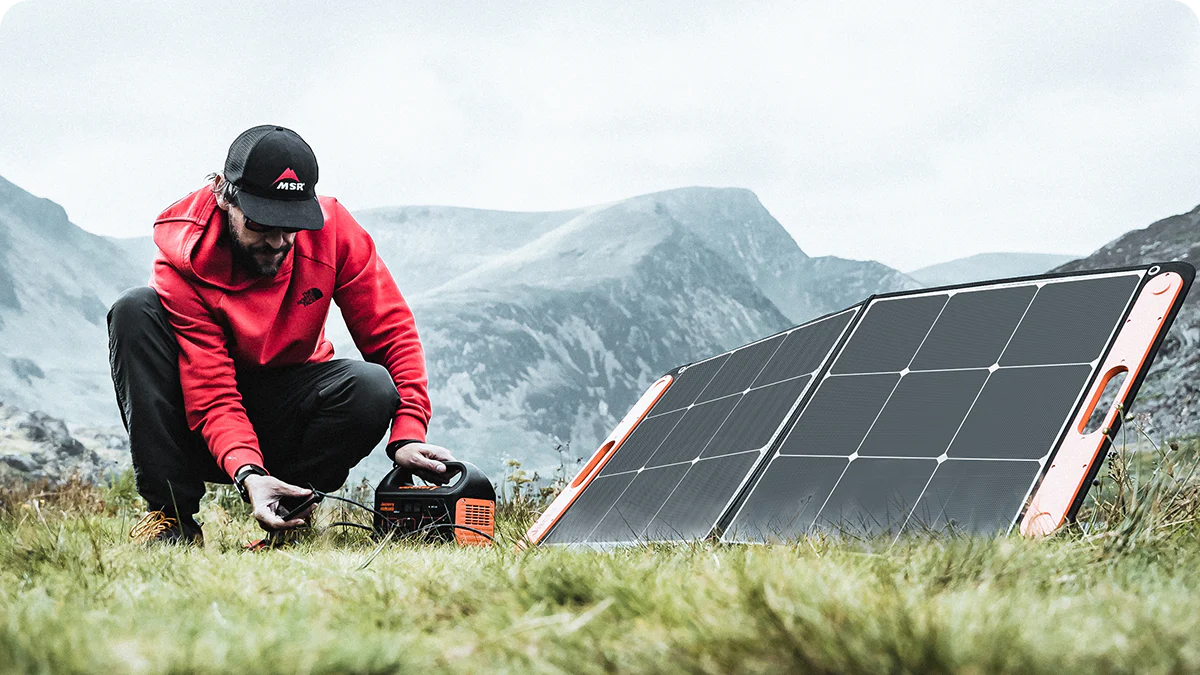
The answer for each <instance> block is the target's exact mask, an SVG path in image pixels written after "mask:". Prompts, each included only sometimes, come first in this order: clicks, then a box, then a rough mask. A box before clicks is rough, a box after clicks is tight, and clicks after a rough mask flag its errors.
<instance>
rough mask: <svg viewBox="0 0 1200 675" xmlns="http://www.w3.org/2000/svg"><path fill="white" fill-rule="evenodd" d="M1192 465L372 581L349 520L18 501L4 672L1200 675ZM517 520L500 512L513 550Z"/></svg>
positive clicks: (1179, 451)
mask: <svg viewBox="0 0 1200 675" xmlns="http://www.w3.org/2000/svg"><path fill="white" fill-rule="evenodd" d="M1196 455H1197V453H1196V450H1195V447H1194V446H1193V445H1186V446H1185V447H1183V448H1178V447H1176V448H1174V449H1167V448H1164V449H1163V450H1162V451H1161V452H1159V451H1153V450H1148V452H1143V453H1134V452H1132V451H1130V452H1120V453H1117V454H1116V456H1114V457H1113V458H1112V459H1111V460H1110V462H1109V467H1107V468H1106V470H1105V472H1104V473H1103V474H1102V484H1101V486H1100V487H1099V488H1098V489H1095V490H1094V492H1095V493H1096V495H1097V499H1095V500H1093V501H1092V503H1091V504H1090V505H1089V506H1088V507H1087V509H1085V511H1084V512H1083V513H1081V514H1080V519H1079V523H1080V524H1079V525H1078V526H1075V527H1071V528H1068V529H1067V530H1065V531H1064V532H1062V533H1060V534H1058V535H1056V536H1054V537H1051V538H1048V539H1045V540H1041V541H1029V540H1024V539H1021V538H1019V537H999V538H969V537H959V538H943V539H924V540H905V541H901V542H900V543H898V544H896V545H888V544H887V543H886V542H882V541H859V542H852V543H845V544H835V543H833V542H831V541H829V540H824V539H811V540H803V541H799V542H796V543H795V544H794V545H786V546H770V547H744V546H723V545H717V544H710V543H698V544H693V545H688V546H654V545H646V546H640V547H635V548H631V549H626V550H619V551H615V552H608V553H600V552H586V551H585V552H580V551H567V550H560V549H539V550H533V551H524V552H518V551H515V550H513V549H512V548H511V547H510V546H498V547H494V548H490V549H473V548H472V549H466V548H461V549H460V548H455V547H451V546H444V545H435V544H419V543H398V544H394V545H390V546H388V547H386V548H384V549H383V550H382V551H381V552H380V553H379V555H378V556H377V557H375V558H374V559H371V560H370V564H369V565H368V566H367V567H366V568H365V569H362V565H363V563H364V562H365V561H367V560H368V559H369V558H370V556H371V555H372V552H373V551H374V549H375V545H374V542H373V541H371V540H369V539H367V538H366V537H364V536H363V535H362V534H360V533H359V532H357V531H343V530H331V529H323V528H320V527H318V528H317V530H316V531H315V532H313V533H311V534H309V535H307V536H305V537H302V538H301V539H300V540H299V541H297V542H295V543H294V544H293V545H292V546H290V547H287V548H282V549H278V550H271V551H265V552H259V553H251V552H248V551H246V550H245V548H244V547H245V543H246V542H248V541H250V540H251V539H252V538H256V537H257V536H258V535H257V534H256V532H255V529H254V526H253V524H252V522H251V521H250V520H249V518H248V516H247V515H246V510H245V507H244V506H243V505H242V504H241V503H240V502H239V501H237V499H236V497H235V496H233V495H232V494H231V493H230V492H228V491H224V490H221V491H214V492H213V493H212V494H211V496H210V498H208V500H207V501H206V503H205V505H204V508H203V510H202V514H201V516H202V520H204V522H205V531H206V536H207V545H206V546H205V547H204V548H202V549H195V548H176V547H166V546H159V547H150V548H146V547H143V546H139V545H137V544H134V543H133V542H131V541H130V540H129V539H128V537H127V536H126V531H127V530H128V528H129V526H130V525H132V523H133V521H134V520H135V519H136V517H137V515H138V513H139V504H138V500H137V498H136V495H135V493H134V490H133V485H132V480H131V478H130V477H129V476H125V477H123V478H122V479H121V480H119V481H117V482H116V483H115V484H113V485H111V486H108V487H106V488H103V489H98V488H92V487H88V486H84V485H79V484H74V483H68V484H67V485H65V486H61V487H58V488H53V489H51V488H48V487H47V486H31V487H25V488H21V489H15V490H8V491H4V492H0V671H5V672H53V673H70V672H108V673H123V672H173V673H188V672H198V673H199V672H227V671H239V672H265V673H272V672H280V673H297V672H306V673H309V672H311V673H340V672H362V673H387V672H399V673H404V672H414V673H430V672H442V671H451V672H539V673H540V672H544V673H559V672H569V673H576V672H582V673H593V672H595V673H601V672H626V671H632V672H696V673H729V672H739V673H740V672H751V673H754V672H779V671H796V672H816V673H847V672H922V673H938V672H979V673H984V672H1014V673H1018V672H1019V673H1038V672H1047V673H1055V674H1056V675H1059V674H1061V673H1063V672H1073V671H1081V670H1086V671H1095V672H1191V671H1197V670H1200V612H1197V611H1196V607H1195V605H1196V600H1197V598H1200V541H1198V538H1197V535H1198V534H1200V526H1198V525H1197V523H1196V521H1195V519H1194V517H1193V516H1195V515H1198V514H1200V506H1197V501H1198V500H1197V499H1196V498H1195V495H1196V494H1197V493H1196V490H1195V487H1196V483H1195V481H1194V480H1193V477H1192V476H1191V473H1190V471H1191V470H1190V468H1188V467H1194V466H1195V464H1196ZM532 506H533V505H532V504H530V503H529V502H528V501H522V500H520V499H518V500H516V501H514V502H510V503H509V504H507V505H506V506H505V508H504V509H503V511H502V519H501V523H500V525H501V532H502V535H503V536H505V537H509V538H512V537H515V536H517V535H519V534H520V533H521V532H523V531H524V528H525V526H526V525H527V524H528V521H529V519H530V518H531V517H532V514H533V513H534V512H535V509H534V508H532ZM322 508H323V509H324V510H325V511H326V512H325V514H324V515H323V518H324V519H325V522H329V521H330V520H337V519H343V518H346V517H347V516H348V515H349V516H351V517H353V518H355V519H359V520H362V519H361V518H359V517H358V516H354V515H353V514H345V513H340V512H339V511H338V509H337V508H331V507H330V505H328V504H327V505H326V506H324V507H322Z"/></svg>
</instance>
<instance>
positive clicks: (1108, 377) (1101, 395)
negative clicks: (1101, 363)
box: [1079, 366, 1129, 436]
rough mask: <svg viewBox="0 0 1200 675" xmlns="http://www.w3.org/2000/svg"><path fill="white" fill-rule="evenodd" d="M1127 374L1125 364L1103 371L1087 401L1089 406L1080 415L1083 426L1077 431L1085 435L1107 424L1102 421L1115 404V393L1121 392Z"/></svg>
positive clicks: (1106, 417)
mask: <svg viewBox="0 0 1200 675" xmlns="http://www.w3.org/2000/svg"><path fill="white" fill-rule="evenodd" d="M1128 375H1129V369H1128V368H1126V367H1125V366H1116V367H1115V368H1112V369H1111V370H1109V371H1108V372H1106V373H1104V378H1103V379H1102V380H1101V384H1100V386H1099V387H1097V388H1096V393H1095V394H1093V395H1092V400H1091V401H1089V406H1090V407H1089V408H1088V410H1087V412H1086V413H1085V415H1081V416H1080V417H1082V418H1083V419H1084V420H1086V422H1085V423H1084V425H1083V428H1082V429H1080V430H1079V433H1081V434H1083V435H1084V436H1087V435H1089V434H1093V433H1096V430H1098V429H1101V428H1105V427H1106V426H1107V425H1105V423H1104V422H1105V420H1107V419H1108V414H1109V413H1110V412H1111V411H1112V408H1113V405H1115V404H1116V400H1117V395H1118V394H1119V393H1120V392H1121V385H1122V384H1124V383H1125V378H1126V377H1127V376H1128ZM1114 421H1115V419H1114Z"/></svg>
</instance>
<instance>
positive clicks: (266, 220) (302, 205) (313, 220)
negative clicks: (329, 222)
mask: <svg viewBox="0 0 1200 675" xmlns="http://www.w3.org/2000/svg"><path fill="white" fill-rule="evenodd" d="M238 207H240V208H241V209H242V212H243V213H245V214H246V217H247V218H249V219H250V220H253V221H254V222H256V223H258V224H260V225H267V226H269V227H285V228H291V229H297V230H319V229H321V228H322V227H324V226H325V216H324V215H323V214H322V213H321V204H320V203H319V202H317V200H316V198H315V197H314V198H313V199H301V200H286V201H285V200H282V199H266V198H265V197H259V196H257V195H252V194H250V193H249V192H246V191H244V190H243V191H242V192H239V193H238Z"/></svg>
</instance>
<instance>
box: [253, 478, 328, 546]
mask: <svg viewBox="0 0 1200 675" xmlns="http://www.w3.org/2000/svg"><path fill="white" fill-rule="evenodd" d="M242 485H244V486H245V487H246V494H247V495H249V496H250V505H251V506H253V507H254V514H253V515H254V519H255V520H257V521H258V526H259V527H261V528H262V529H264V530H267V531H268V532H271V531H274V530H290V529H292V528H293V527H299V526H301V525H303V524H304V519H305V518H307V517H308V516H309V514H311V513H312V512H313V509H315V508H317V505H316V504H313V505H312V506H310V507H308V508H307V509H305V510H304V513H301V514H299V515H298V516H297V517H296V518H293V519H291V520H286V521H285V520H284V519H283V516H285V515H287V509H286V508H284V507H283V505H282V504H280V500H282V499H287V498H289V497H295V498H297V499H304V498H305V497H307V496H309V495H311V494H312V490H309V489H308V488H302V487H298V486H295V485H292V484H290V483H285V482H283V481H281V480H279V479H278V478H276V477H274V476H246V478H245V480H243V481H242Z"/></svg>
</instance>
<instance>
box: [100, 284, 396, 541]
mask: <svg viewBox="0 0 1200 675" xmlns="http://www.w3.org/2000/svg"><path fill="white" fill-rule="evenodd" d="M108 345H109V361H110V364H111V366H112V377H113V386H114V387H115V388H116V392H117V405H118V406H119V407H120V408H121V420H122V422H124V424H125V430H126V431H128V432H129V447H130V451H131V453H132V454H133V470H134V473H135V475H136V477H137V488H138V493H140V494H141V495H142V497H143V498H144V499H145V500H146V503H147V506H148V507H149V508H150V509H151V510H161V511H164V512H166V513H167V515H170V516H174V517H177V518H179V519H180V520H181V522H184V523H193V522H194V520H193V518H192V516H193V514H195V513H196V511H197V510H198V509H199V508H200V498H201V497H203V496H204V489H205V488H204V483H205V481H208V482H214V483H230V482H231V481H230V479H229V476H228V475H226V473H225V472H224V471H222V470H221V468H220V467H218V466H217V462H216V460H215V459H214V458H213V456H212V454H211V453H210V452H209V451H208V447H207V445H206V444H205V442H204V439H203V438H202V437H201V435H200V434H199V432H193V431H191V430H189V429H188V425H187V419H186V417H185V415H184V405H183V389H182V387H181V385H180V382H179V343H178V342H177V341H176V338H175V332H174V329H172V328H171V324H170V323H169V322H168V320H167V313H166V310H165V309H164V308H163V306H162V303H161V302H160V301H159V299H158V294H157V293H155V291H154V289H152V288H149V287H145V286H143V287H140V288H132V289H129V290H127V291H125V292H124V293H122V294H121V297H120V298H118V299H117V301H116V302H115V303H114V304H113V306H112V309H110V310H109V312H108ZM237 382H238V391H239V392H240V393H241V395H242V405H243V406H244V407H245V408H246V414H247V415H248V416H249V418H250V422H251V423H252V424H253V425H254V431H255V434H256V435H257V436H258V442H259V446H260V448H261V449H262V452H263V461H264V464H265V467H266V469H267V471H269V472H270V473H271V474H272V475H274V476H276V477H278V478H279V479H280V480H283V481H286V482H288V483H292V484H294V485H301V486H305V487H307V486H309V485H311V486H312V487H314V488H316V489H318V490H322V491H330V490H336V489H338V488H339V487H341V486H342V484H343V483H345V482H346V475H347V474H348V473H349V472H350V469H351V468H353V467H354V466H355V465H356V464H358V463H359V461H361V460H362V459H363V458H364V457H366V456H367V455H368V454H370V452H371V449H372V448H374V447H375V445H376V444H377V443H378V442H379V440H380V439H381V438H382V437H383V434H384V433H386V432H387V429H388V426H389V425H390V423H391V421H392V418H393V416H394V414H395V412H396V406H397V405H398V404H399V401H400V397H399V394H398V393H397V392H396V386H395V384H394V383H393V382H392V378H391V376H390V375H389V374H388V371H387V369H386V368H384V367H383V366H379V365H376V364H372V363H364V362H362V361H350V360H333V361H327V362H325V363H305V364H301V365H297V366H287V367H284V368H274V369H265V370H257V371H254V372H238V373H237Z"/></svg>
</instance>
